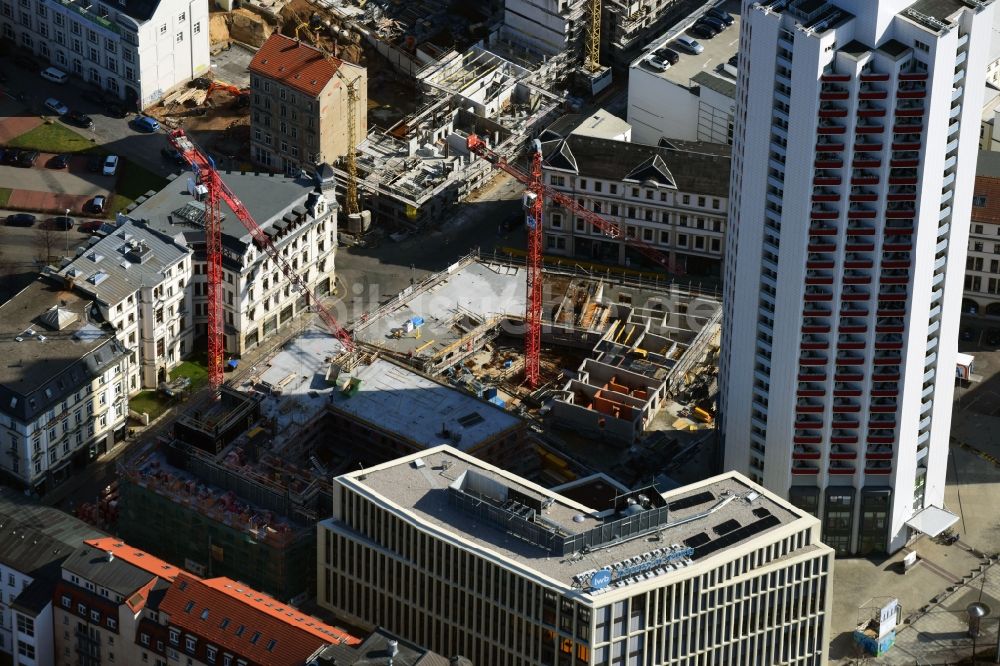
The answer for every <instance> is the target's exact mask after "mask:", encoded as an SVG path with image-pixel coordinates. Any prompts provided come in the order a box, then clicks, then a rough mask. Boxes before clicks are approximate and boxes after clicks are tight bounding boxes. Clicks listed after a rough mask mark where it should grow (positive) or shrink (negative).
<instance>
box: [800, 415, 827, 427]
mask: <svg viewBox="0 0 1000 666" xmlns="http://www.w3.org/2000/svg"><path fill="white" fill-rule="evenodd" d="M822 427H823V421H821V420H820V419H817V418H815V417H807V416H799V417H796V419H795V429H796V430H820V429H821V428H822Z"/></svg>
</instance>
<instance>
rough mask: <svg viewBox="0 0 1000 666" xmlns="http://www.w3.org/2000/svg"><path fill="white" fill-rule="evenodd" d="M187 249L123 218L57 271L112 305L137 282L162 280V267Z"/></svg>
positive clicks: (181, 256)
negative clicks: (113, 229) (118, 223)
mask: <svg viewBox="0 0 1000 666" xmlns="http://www.w3.org/2000/svg"><path fill="white" fill-rule="evenodd" d="M189 254H191V250H190V249H189V248H187V247H184V246H183V245H180V244H178V243H177V242H175V241H174V240H173V239H172V238H170V237H169V236H167V235H166V234H163V233H160V232H158V231H156V230H154V229H150V228H149V227H148V226H147V225H145V224H144V223H141V222H134V221H133V220H130V219H127V218H126V219H124V220H123V221H122V223H121V224H120V225H119V226H118V228H117V229H116V230H115V231H114V232H113V233H111V234H109V235H107V236H105V237H104V238H102V239H101V240H100V241H98V242H96V243H94V244H92V245H90V246H89V247H88V248H86V250H83V251H82V252H80V253H79V254H78V255H77V257H76V258H75V259H74V260H73V261H72V262H70V263H69V264H67V265H66V266H64V267H63V268H62V269H61V270H60V271H59V274H60V275H62V276H64V277H72V278H73V283H74V286H75V287H76V288H77V289H79V290H80V291H83V292H85V293H87V294H89V295H90V296H92V297H93V298H95V299H96V300H98V301H100V302H102V303H105V304H107V305H109V306H111V305H115V304H117V303H119V302H121V301H123V300H125V298H127V297H128V296H129V295H130V294H132V293H134V292H136V291H137V290H138V289H139V288H140V287H141V286H147V287H151V286H153V285H157V284H159V283H160V282H162V281H163V271H164V269H166V268H169V267H171V266H173V265H175V264H177V263H179V262H181V261H182V260H183V259H184V258H185V257H186V256H187V255H189Z"/></svg>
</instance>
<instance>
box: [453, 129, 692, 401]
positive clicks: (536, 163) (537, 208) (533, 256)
mask: <svg viewBox="0 0 1000 666" xmlns="http://www.w3.org/2000/svg"><path fill="white" fill-rule="evenodd" d="M466 146H467V147H468V149H469V151H470V152H472V153H474V154H476V155H478V156H480V157H482V158H484V159H486V160H487V161H488V162H489V163H490V164H492V165H493V167H494V168H496V169H500V170H501V171H504V172H505V173H508V174H510V175H511V176H513V177H514V179H515V180H517V181H518V182H520V183H522V184H523V185H524V186H525V188H526V189H525V192H524V207H525V209H526V211H527V226H528V252H527V299H526V303H525V317H524V319H525V327H526V328H525V333H524V378H525V382H526V383H527V384H528V385H529V386H531V387H532V388H534V387H536V386H537V385H538V381H539V377H540V375H539V358H540V355H541V335H542V280H543V278H542V214H543V211H544V208H545V197H548V198H549V200H550V201H552V202H553V203H555V204H558V205H559V206H562V207H563V208H566V209H567V210H569V211H570V212H571V213H573V215H575V216H576V217H579V218H582V219H583V220H586V221H587V222H589V223H590V224H591V225H592V226H593V227H594V228H595V229H598V230H600V231H601V232H602V233H604V235H606V236H608V237H610V238H614V239H621V240H623V241H624V242H625V243H626V244H627V245H629V246H631V247H633V248H635V249H636V250H637V251H639V252H641V253H642V254H643V255H644V256H646V257H647V258H649V259H651V260H652V261H654V262H655V263H656V264H657V265H658V266H660V267H661V268H663V269H664V270H665V271H666V272H668V273H671V274H673V275H683V274H684V271H683V269H682V268H681V267H680V266H679V265H678V264H675V263H674V262H673V261H671V260H670V257H669V256H668V255H667V254H665V253H664V252H662V251H660V250H659V249H658V248H655V247H653V246H652V245H649V244H648V243H644V242H643V241H641V240H639V239H638V238H631V237H628V236H627V235H624V234H622V228H621V225H619V224H617V223H616V222H612V221H611V220H608V219H606V218H604V217H602V216H600V215H598V214H597V213H595V212H594V211H592V210H587V209H586V208H584V207H583V206H581V205H580V204H579V203H577V201H576V200H575V199H573V198H572V197H569V196H567V195H565V194H563V193H561V192H557V191H556V190H553V189H552V188H551V187H549V186H548V185H546V184H545V182H544V180H543V178H542V145H541V143H540V142H539V141H538V140H537V139H536V140H535V142H534V144H533V149H534V152H533V153H532V156H531V173H525V172H524V171H522V170H521V169H519V168H518V167H516V166H514V165H513V164H511V163H510V162H508V161H507V158H505V157H503V156H502V155H499V154H498V153H496V152H495V151H493V150H492V149H491V148H490V147H489V146H488V145H487V144H486V142H485V141H484V140H483V139H481V138H480V137H479V136H477V135H475V134H470V135H469V137H468V139H466Z"/></svg>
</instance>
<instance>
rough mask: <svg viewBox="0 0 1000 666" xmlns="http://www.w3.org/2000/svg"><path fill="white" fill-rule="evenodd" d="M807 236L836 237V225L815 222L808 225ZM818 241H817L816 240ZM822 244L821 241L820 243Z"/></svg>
mask: <svg viewBox="0 0 1000 666" xmlns="http://www.w3.org/2000/svg"><path fill="white" fill-rule="evenodd" d="M809 235H810V236H836V235H837V227H836V225H833V224H830V223H829V222H820V221H815V222H812V223H811V224H810V225H809ZM817 240H819V239H817ZM820 242H822V241H820Z"/></svg>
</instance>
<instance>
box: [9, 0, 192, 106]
mask: <svg viewBox="0 0 1000 666" xmlns="http://www.w3.org/2000/svg"><path fill="white" fill-rule="evenodd" d="M0 35H2V37H4V38H6V39H8V40H10V41H11V42H14V43H15V44H16V45H17V47H18V48H19V49H22V50H27V51H30V52H31V53H33V54H35V55H36V56H40V57H41V58H43V59H45V60H48V61H49V62H50V63H52V65H53V66H55V67H57V68H59V69H61V70H63V71H65V72H67V73H68V74H70V75H73V76H76V77H78V78H80V79H82V80H84V81H87V82H89V83H91V84H92V85H94V86H96V87H98V88H100V89H102V90H104V91H106V92H108V93H111V94H112V95H114V96H115V97H118V98H120V99H123V100H126V101H127V102H128V104H129V105H130V107H131V109H133V110H141V109H144V108H146V107H148V106H151V105H153V104H155V103H156V102H158V101H159V100H160V99H162V98H163V96H164V95H165V94H166V93H168V92H169V91H170V90H172V89H174V88H176V87H177V86H179V85H181V84H183V83H185V82H187V81H189V80H191V79H192V78H194V77H196V76H201V75H202V74H204V73H205V72H207V71H208V69H209V54H208V44H209V39H208V6H207V5H206V4H205V3H204V2H197V1H196V0H159V1H158V0H153V1H151V2H147V1H144V0H119V1H118V2H106V1H103V0H0Z"/></svg>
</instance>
